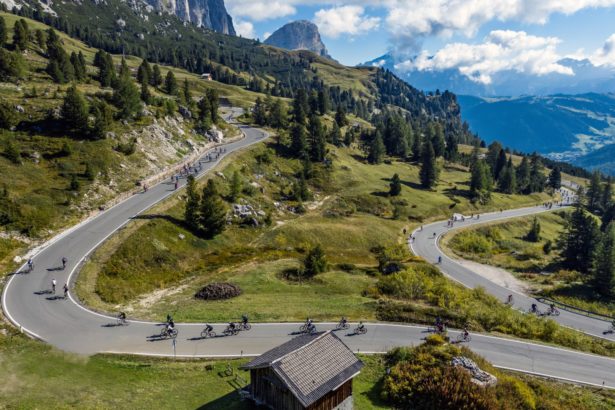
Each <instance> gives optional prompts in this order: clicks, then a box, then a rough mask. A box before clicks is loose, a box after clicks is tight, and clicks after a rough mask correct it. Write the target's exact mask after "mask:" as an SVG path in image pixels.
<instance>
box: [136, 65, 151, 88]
mask: <svg viewBox="0 0 615 410" xmlns="http://www.w3.org/2000/svg"><path fill="white" fill-rule="evenodd" d="M152 77H153V73H152V67H151V66H150V65H149V63H148V62H147V60H146V59H143V61H141V64H140V65H139V68H138V69H137V81H138V82H139V84H143V83H147V84H152V82H153V81H152V80H153V78H152Z"/></svg>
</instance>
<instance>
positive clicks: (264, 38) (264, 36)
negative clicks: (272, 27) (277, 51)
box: [263, 31, 271, 40]
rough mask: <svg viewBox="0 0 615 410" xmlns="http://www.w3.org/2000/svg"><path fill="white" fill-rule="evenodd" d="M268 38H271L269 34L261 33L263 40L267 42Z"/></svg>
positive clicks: (266, 32)
mask: <svg viewBox="0 0 615 410" xmlns="http://www.w3.org/2000/svg"><path fill="white" fill-rule="evenodd" d="M269 37H271V33H270V32H268V31H265V33H263V40H267V39H268V38H269Z"/></svg>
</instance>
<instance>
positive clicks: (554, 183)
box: [548, 166, 562, 191]
mask: <svg viewBox="0 0 615 410" xmlns="http://www.w3.org/2000/svg"><path fill="white" fill-rule="evenodd" d="M548 185H549V187H550V188H551V189H553V190H554V191H557V190H558V189H560V188H561V187H562V172H561V171H560V169H559V167H557V166H556V167H553V169H552V170H551V172H550V173H549V182H548Z"/></svg>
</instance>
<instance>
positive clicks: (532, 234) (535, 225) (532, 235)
mask: <svg viewBox="0 0 615 410" xmlns="http://www.w3.org/2000/svg"><path fill="white" fill-rule="evenodd" d="M525 240H526V241H529V242H539V241H540V222H538V218H536V217H534V220H533V221H532V226H531V227H530V230H529V232H528V233H527V234H526V235H525Z"/></svg>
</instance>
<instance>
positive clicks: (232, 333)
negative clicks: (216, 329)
mask: <svg viewBox="0 0 615 410" xmlns="http://www.w3.org/2000/svg"><path fill="white" fill-rule="evenodd" d="M222 333H223V334H224V336H235V335H236V334H238V333H239V329H237V327H234V328H233V327H230V326H227V327H226V329H224V332H222Z"/></svg>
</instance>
